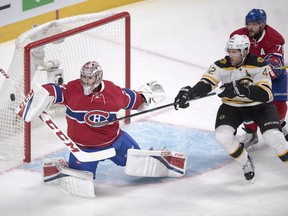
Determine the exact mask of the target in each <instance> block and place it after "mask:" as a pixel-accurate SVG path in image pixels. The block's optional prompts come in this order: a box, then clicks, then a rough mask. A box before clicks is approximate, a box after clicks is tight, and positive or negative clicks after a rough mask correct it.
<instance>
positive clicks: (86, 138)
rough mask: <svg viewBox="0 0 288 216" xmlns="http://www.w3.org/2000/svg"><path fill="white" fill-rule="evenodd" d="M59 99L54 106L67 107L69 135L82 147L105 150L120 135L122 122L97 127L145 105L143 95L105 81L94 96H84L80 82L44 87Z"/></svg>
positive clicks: (56, 99) (95, 91) (78, 80)
mask: <svg viewBox="0 0 288 216" xmlns="http://www.w3.org/2000/svg"><path fill="white" fill-rule="evenodd" d="M43 87H44V88H45V89H46V90H47V91H49V93H50V94H51V95H53V96H54V97H55V100H54V103H58V104H63V105H65V106H66V107H67V110H66V118H67V134H68V136H69V137H70V138H71V139H72V140H73V141H74V142H76V143H77V144H78V145H79V146H81V147H88V148H89V147H92V148H95V147H97V148H103V147H106V146H109V145H110V144H112V142H113V141H115V139H116V138H117V137H118V136H119V135H120V133H121V130H120V128H119V122H114V123H111V124H107V125H105V126H102V127H93V124H95V123H96V122H100V121H105V120H108V121H111V120H113V119H115V118H116V113H117V112H118V111H119V110H121V109H138V108H139V106H140V105H141V104H142V103H143V102H144V100H143V98H142V96H141V95H140V94H139V93H138V92H136V91H133V90H131V89H125V88H123V89H122V88H120V87H119V86H116V85H115V84H114V83H112V82H110V81H107V80H103V81H102V82H101V85H100V86H99V87H98V88H96V89H95V90H94V91H93V93H92V94H90V95H88V96H86V95H84V94H83V87H82V85H81V81H80V79H77V80H74V81H71V82H69V83H68V84H66V85H61V86H60V85H55V84H47V85H44V86H43Z"/></svg>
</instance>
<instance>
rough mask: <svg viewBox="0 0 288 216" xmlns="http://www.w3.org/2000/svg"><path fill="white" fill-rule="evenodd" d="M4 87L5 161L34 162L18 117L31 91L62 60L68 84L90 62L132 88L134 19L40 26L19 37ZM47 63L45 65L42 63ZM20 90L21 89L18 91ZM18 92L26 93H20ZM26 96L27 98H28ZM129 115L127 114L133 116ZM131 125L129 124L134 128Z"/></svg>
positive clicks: (102, 17)
mask: <svg viewBox="0 0 288 216" xmlns="http://www.w3.org/2000/svg"><path fill="white" fill-rule="evenodd" d="M15 46H16V47H15V51H14V55H13V58H12V62H11V64H10V67H9V70H8V74H9V76H10V78H11V80H12V82H11V81H9V79H5V80H4V83H3V85H2V88H1V93H0V100H1V101H2V102H1V104H0V127H1V130H0V159H2V160H23V161H24V162H30V161H31V128H32V127H33V126H32V125H33V124H35V123H34V122H32V125H31V123H24V121H23V120H22V119H20V118H19V117H18V116H17V115H16V114H15V112H14V110H15V108H16V107H17V106H18V105H19V103H20V102H21V101H23V99H24V94H25V95H27V94H28V93H29V91H30V87H31V82H32V81H33V82H38V83H39V84H45V83H47V79H48V73H49V72H51V70H50V69H49V68H48V69H47V67H45V65H47V64H45V63H46V62H49V61H52V62H53V61H55V60H58V63H60V66H59V69H61V70H63V71H64V72H63V74H62V77H63V79H64V83H67V82H69V81H70V80H73V79H77V78H79V77H80V68H81V67H82V66H83V65H84V63H86V62H87V61H92V60H95V61H97V62H99V64H100V65H101V67H102V69H103V72H104V74H103V78H104V79H107V80H111V81H113V82H114V83H115V84H116V85H119V86H120V87H126V88H130V67H131V66H130V47H131V44H130V14H129V13H128V12H122V13H117V14H107V13H94V14H85V15H78V16H73V17H68V18H63V19H59V20H55V21H51V22H48V23H45V24H43V25H39V26H36V27H34V28H32V29H31V30H29V31H27V32H25V33H23V34H22V35H21V36H19V37H18V38H17V40H16V42H15ZM43 63H44V64H43ZM15 85H17V88H16V86H15ZM19 88H20V89H21V90H22V92H20V91H19ZM23 92H24V94H23ZM129 114H130V111H129V110H126V111H125V114H122V115H129ZM129 122H130V120H129V119H128V121H126V122H125V123H129Z"/></svg>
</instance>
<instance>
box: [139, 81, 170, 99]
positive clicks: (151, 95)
mask: <svg viewBox="0 0 288 216" xmlns="http://www.w3.org/2000/svg"><path fill="white" fill-rule="evenodd" d="M139 93H140V94H141V95H143V97H144V100H145V105H149V104H151V103H152V102H154V103H155V104H158V103H160V102H161V101H163V100H164V99H165V97H166V93H165V91H164V89H163V87H162V85H160V84H159V83H158V82H157V81H151V82H149V83H147V84H145V85H143V86H142V87H141V88H140V89H139Z"/></svg>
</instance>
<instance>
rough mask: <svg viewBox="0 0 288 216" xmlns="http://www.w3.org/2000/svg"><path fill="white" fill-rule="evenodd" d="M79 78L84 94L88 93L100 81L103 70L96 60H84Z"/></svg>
mask: <svg viewBox="0 0 288 216" xmlns="http://www.w3.org/2000/svg"><path fill="white" fill-rule="evenodd" d="M80 78H81V85H82V86H83V90H84V94H85V95H90V94H91V93H92V91H93V90H94V89H95V88H97V87H98V86H99V85H100V83H101V82H102V78H103V71H102V69H101V67H100V65H99V63H98V62H96V61H89V62H86V63H85V64H84V65H83V66H82V68H81V71H80Z"/></svg>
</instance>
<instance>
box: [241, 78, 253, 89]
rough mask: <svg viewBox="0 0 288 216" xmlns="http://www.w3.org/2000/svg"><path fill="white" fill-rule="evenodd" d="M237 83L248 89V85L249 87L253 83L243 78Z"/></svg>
mask: <svg viewBox="0 0 288 216" xmlns="http://www.w3.org/2000/svg"><path fill="white" fill-rule="evenodd" d="M239 81H240V83H241V84H242V85H244V86H246V87H248V86H249V85H251V84H252V83H253V80H252V79H249V78H243V79H240V80H239Z"/></svg>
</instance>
